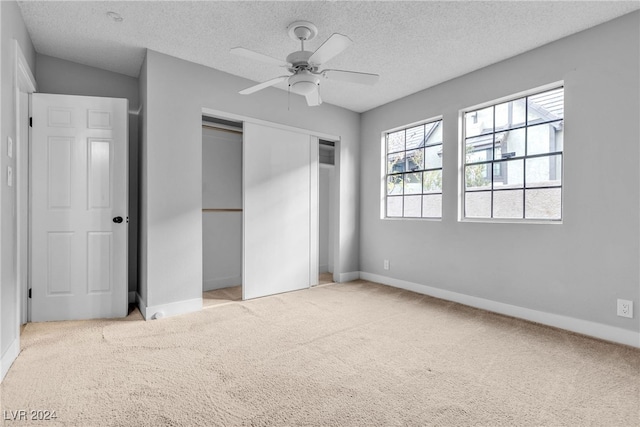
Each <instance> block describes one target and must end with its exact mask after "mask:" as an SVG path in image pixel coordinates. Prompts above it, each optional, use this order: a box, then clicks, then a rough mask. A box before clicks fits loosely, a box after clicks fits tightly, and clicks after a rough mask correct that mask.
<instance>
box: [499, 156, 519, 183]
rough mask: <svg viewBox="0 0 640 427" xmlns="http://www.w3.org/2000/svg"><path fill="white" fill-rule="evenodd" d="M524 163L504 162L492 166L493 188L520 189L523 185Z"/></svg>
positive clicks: (517, 161)
mask: <svg viewBox="0 0 640 427" xmlns="http://www.w3.org/2000/svg"><path fill="white" fill-rule="evenodd" d="M523 166H524V162H523V159H520V160H506V161H504V162H495V163H494V164H493V188H522V187H523V185H524V168H523Z"/></svg>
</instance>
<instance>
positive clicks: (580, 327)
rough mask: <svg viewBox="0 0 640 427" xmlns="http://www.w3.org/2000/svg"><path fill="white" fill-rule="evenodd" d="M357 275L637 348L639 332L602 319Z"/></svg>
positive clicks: (386, 278)
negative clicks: (604, 323) (581, 316)
mask: <svg viewBox="0 0 640 427" xmlns="http://www.w3.org/2000/svg"><path fill="white" fill-rule="evenodd" d="M360 278H361V279H363V280H369V281H371V282H377V283H382V284H383V285H389V286H393V287H395V288H400V289H406V290H408V291H412V292H416V293H419V294H423V295H429V296H432V297H436V298H440V299H444V300H447V301H453V302H457V303H460V304H464V305H468V306H471V307H476V308H480V309H482V310H487V311H492V312H494V313H499V314H504V315H507V316H512V317H517V318H520V319H524V320H529V321H531V322H536V323H541V324H543V325H547V326H553V327H555V328H560V329H565V330H567V331H572V332H577V333H579V334H583V335H588V336H591V337H594V338H599V339H602V340H606V341H612V342H616V343H619V344H625V345H629V346H632V347H638V348H640V333H638V332H635V331H631V330H628V329H622V328H617V327H615V326H609V325H603V324H602V323H596V322H591V321H589V320H582V319H576V318H573V317H568V316H562V315H559V314H552V313H545V312H543V311H537V310H532V309H529V308H524V307H518V306H515V305H510V304H505V303H501V302H497V301H492V300H487V299H483V298H478V297H474V296H470V295H465V294H460V293H457V292H452V291H447V290H444V289H438V288H434V287H431V286H426V285H420V284H418V283H413V282H407V281H405V280H399V279H394V278H391V277H386V276H380V275H378V274H373V273H367V272H364V271H362V272H360Z"/></svg>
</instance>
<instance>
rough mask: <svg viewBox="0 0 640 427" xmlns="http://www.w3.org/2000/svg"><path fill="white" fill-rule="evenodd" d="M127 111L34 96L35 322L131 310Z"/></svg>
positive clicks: (91, 100)
mask: <svg viewBox="0 0 640 427" xmlns="http://www.w3.org/2000/svg"><path fill="white" fill-rule="evenodd" d="M127 108H128V107H127V100H125V99H112V98H97V97H84V96H70V95H50V94H33V96H32V117H33V129H32V140H31V181H30V182H31V245H30V249H31V263H30V270H31V274H30V277H31V295H32V297H31V321H47V320H70V319H90V318H104V317H123V316H126V314H127V294H128V292H127V228H128V227H127V215H128V209H127V208H128V206H127V200H128V191H127V170H128V169H127V152H128V121H127V120H128V116H127Z"/></svg>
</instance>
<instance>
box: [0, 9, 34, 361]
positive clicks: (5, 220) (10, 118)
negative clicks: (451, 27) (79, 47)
mask: <svg viewBox="0 0 640 427" xmlns="http://www.w3.org/2000/svg"><path fill="white" fill-rule="evenodd" d="M0 24H1V25H0V28H1V33H0V38H1V40H0V42H1V48H0V51H1V55H2V57H1V58H0V80H1V82H0V84H1V86H0V93H1V94H2V97H1V99H2V103H1V104H0V116H1V130H0V141H1V142H0V200H1V202H2V204H1V209H0V242H1V243H0V323H1V326H0V356H3V355H4V354H5V352H6V351H7V349H8V348H9V346H11V344H12V343H13V342H14V341H15V339H16V338H17V331H18V318H17V310H18V304H17V280H16V279H17V277H16V253H17V250H16V234H17V233H16V227H17V225H16V217H15V215H14V210H15V208H16V186H15V182H14V185H13V186H12V187H8V186H7V168H8V167H9V166H11V167H12V168H13V171H14V172H15V169H16V155H15V149H16V146H15V140H16V114H15V103H16V100H15V92H14V76H15V60H14V58H15V56H14V55H15V50H14V39H15V40H17V41H18V43H19V44H20V48H21V49H22V52H23V54H24V56H25V58H26V59H27V62H28V63H29V67H30V68H31V71H32V72H34V70H35V62H36V61H35V51H34V49H33V44H32V43H31V39H30V38H29V34H28V33H27V30H26V27H25V26H24V21H23V20H22V15H21V13H20V9H19V8H18V5H17V4H16V3H15V2H13V1H3V2H0ZM9 136H10V137H11V138H12V139H13V141H14V147H13V148H14V156H13V157H12V158H9V157H8V155H7V137H9ZM14 176H15V174H14Z"/></svg>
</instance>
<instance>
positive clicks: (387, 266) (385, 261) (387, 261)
mask: <svg viewBox="0 0 640 427" xmlns="http://www.w3.org/2000/svg"><path fill="white" fill-rule="evenodd" d="M384 269H385V270H388V269H389V260H388V259H385V260H384Z"/></svg>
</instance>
